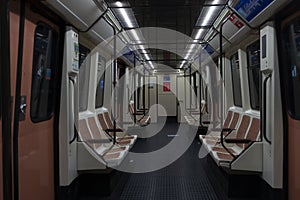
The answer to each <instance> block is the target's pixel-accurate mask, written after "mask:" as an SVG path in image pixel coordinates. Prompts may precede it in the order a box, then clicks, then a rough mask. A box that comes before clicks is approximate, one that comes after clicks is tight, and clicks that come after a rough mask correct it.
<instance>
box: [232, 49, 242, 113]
mask: <svg viewBox="0 0 300 200" xmlns="http://www.w3.org/2000/svg"><path fill="white" fill-rule="evenodd" d="M236 56H237V58H238V61H239V63H240V58H239V53H238V52H236V53H234V54H233V55H232V56H230V68H231V79H232V95H233V105H234V106H237V107H240V108H242V107H243V96H242V84H241V73H240V64H239V71H238V75H239V85H240V97H241V105H238V104H237V103H236V98H235V97H236V94H235V91H234V88H235V85H234V77H233V65H232V59H233V58H234V57H236ZM235 61H236V60H235Z"/></svg>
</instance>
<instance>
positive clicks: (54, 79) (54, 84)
mask: <svg viewBox="0 0 300 200" xmlns="http://www.w3.org/2000/svg"><path fill="white" fill-rule="evenodd" d="M39 26H44V27H47V28H48V29H49V31H50V30H51V31H52V32H53V35H54V36H55V39H56V40H53V41H54V42H53V43H52V45H54V47H53V46H52V47H51V51H52V53H51V58H50V60H51V61H50V65H53V67H52V68H51V80H50V83H49V87H52V91H51V92H50V93H52V97H51V98H49V97H48V98H49V99H48V100H51V105H50V106H51V109H50V110H51V112H49V113H48V111H47V115H46V116H44V117H34V116H33V113H32V110H33V105H34V103H33V83H34V82H35V81H34V78H35V77H34V74H35V71H36V68H35V67H34V66H35V64H36V63H35V45H36V42H37V41H36V35H37V30H38V27H39ZM58 37H59V35H58V33H57V32H56V31H55V29H53V28H52V27H51V26H50V25H49V24H47V23H45V22H38V23H37V24H36V27H35V31H34V43H33V57H32V77H31V90H30V91H31V92H30V119H31V121H32V122H33V123H40V122H44V121H48V120H50V119H51V118H52V117H53V114H54V111H55V97H56V95H57V94H56V91H57V88H58V86H57V79H58V78H57V76H56V75H57V74H58V67H57V66H58V63H59V55H58V53H57V52H59V51H58V45H59V44H58V42H59V38H58ZM46 56H47V55H46ZM48 94H49V92H48ZM48 106H49V103H48V104H47V107H48ZM47 109H48V108H47Z"/></svg>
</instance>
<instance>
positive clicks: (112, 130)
mask: <svg viewBox="0 0 300 200" xmlns="http://www.w3.org/2000/svg"><path fill="white" fill-rule="evenodd" d="M105 131H106V132H124V131H123V130H122V129H120V128H117V129H106V130H105Z"/></svg>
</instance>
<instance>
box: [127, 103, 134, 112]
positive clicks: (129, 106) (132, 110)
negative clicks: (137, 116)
mask: <svg viewBox="0 0 300 200" xmlns="http://www.w3.org/2000/svg"><path fill="white" fill-rule="evenodd" d="M128 110H129V112H130V114H131V115H133V114H134V113H135V111H134V104H133V103H132V102H130V103H129V105H128Z"/></svg>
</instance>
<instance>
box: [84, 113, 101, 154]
mask: <svg viewBox="0 0 300 200" xmlns="http://www.w3.org/2000/svg"><path fill="white" fill-rule="evenodd" d="M88 124H89V127H90V130H91V135H92V137H93V139H104V138H102V137H101V134H100V132H99V128H98V127H97V124H96V121H95V118H94V117H89V118H88ZM100 146H101V144H99V143H98V144H94V147H95V148H98V147H100Z"/></svg>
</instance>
